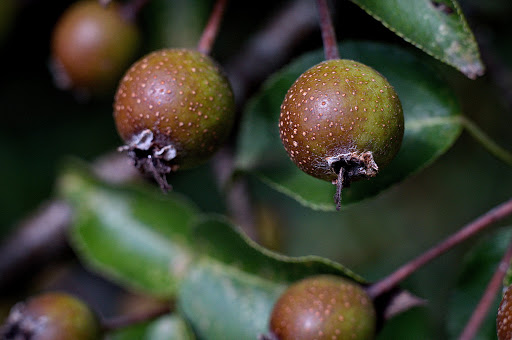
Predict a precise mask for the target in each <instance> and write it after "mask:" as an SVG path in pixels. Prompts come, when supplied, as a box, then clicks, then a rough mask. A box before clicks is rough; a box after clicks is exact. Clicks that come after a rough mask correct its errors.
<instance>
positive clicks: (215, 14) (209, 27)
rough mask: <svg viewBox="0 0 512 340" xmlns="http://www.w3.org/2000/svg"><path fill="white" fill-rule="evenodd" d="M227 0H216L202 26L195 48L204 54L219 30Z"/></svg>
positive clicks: (207, 51) (210, 47)
mask: <svg viewBox="0 0 512 340" xmlns="http://www.w3.org/2000/svg"><path fill="white" fill-rule="evenodd" d="M226 4H227V0H217V2H216V3H215V6H214V7H213V10H212V13H211V14H210V18H209V19H208V23H207V24H206V27H205V28H204V31H203V34H202V35H201V38H200V39H199V43H198V44H197V50H198V51H199V52H201V53H204V54H210V51H211V49H212V46H213V43H214V41H215V38H216V37H217V32H218V31H219V26H220V22H221V20H222V16H223V15H224V11H225V9H226Z"/></svg>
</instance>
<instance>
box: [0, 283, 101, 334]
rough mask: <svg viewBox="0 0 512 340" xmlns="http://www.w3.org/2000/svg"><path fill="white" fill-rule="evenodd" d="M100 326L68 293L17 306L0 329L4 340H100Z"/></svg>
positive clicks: (44, 296)
mask: <svg viewBox="0 0 512 340" xmlns="http://www.w3.org/2000/svg"><path fill="white" fill-rule="evenodd" d="M100 337H101V327H100V323H99V321H98V318H97V316H96V314H95V313H94V312H92V311H91V309H90V308H89V307H88V306H87V305H86V304H85V303H83V302H82V301H80V300H78V299H77V298H75V297H73V296H71V295H68V294H65V293H57V292H54V293H44V294H41V295H38V296H35V297H32V298H30V299H29V300H27V301H26V302H20V303H18V304H16V305H15V306H14V307H13V308H12V309H11V312H10V314H9V317H8V318H7V321H6V323H5V324H4V325H3V326H2V328H1V329H0V338H1V339H5V340H18V339H20V340H25V339H26V340H28V339H30V340H69V339H73V340H97V339H100Z"/></svg>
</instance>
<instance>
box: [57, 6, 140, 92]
mask: <svg viewBox="0 0 512 340" xmlns="http://www.w3.org/2000/svg"><path fill="white" fill-rule="evenodd" d="M121 14H122V13H121V10H120V6H119V5H118V4H116V3H110V4H109V5H107V6H106V7H103V6H101V5H100V4H99V2H98V1H97V0H81V1H78V2H76V3H74V4H73V5H71V6H70V7H69V8H68V9H67V10H66V11H65V12H64V14H63V15H62V17H61V18H60V19H59V21H58V22H57V24H56V26H55V29H54V31H53V36H52V45H51V52H52V68H53V69H52V71H53V75H54V79H55V83H56V84H57V86H59V87H60V88H63V89H72V90H75V91H77V92H82V93H86V94H100V93H102V92H107V91H108V90H112V89H113V88H114V87H115V84H116V83H117V82H118V81H119V79H120V78H121V76H122V74H123V72H124V71H125V70H126V68H127V67H128V66H129V64H130V62H131V61H133V59H134V57H135V53H136V51H137V47H138V44H139V31H138V29H137V27H136V25H135V24H134V23H133V22H131V21H130V20H128V19H127V18H124V17H123V16H122V15H121Z"/></svg>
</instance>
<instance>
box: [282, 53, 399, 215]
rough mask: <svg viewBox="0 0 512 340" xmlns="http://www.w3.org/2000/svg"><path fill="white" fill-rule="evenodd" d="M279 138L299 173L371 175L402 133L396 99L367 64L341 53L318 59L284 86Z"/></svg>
mask: <svg viewBox="0 0 512 340" xmlns="http://www.w3.org/2000/svg"><path fill="white" fill-rule="evenodd" d="M279 131H280V137H281V141H282V143H283V145H284V147H285V149H286V151H287V153H288V155H289V156H290V158H291V160H292V161H293V162H294V163H295V164H296V165H297V166H298V167H299V168H300V169H301V170H302V171H304V172H305V173H307V174H309V175H311V176H314V177H316V178H319V179H322V180H326V181H331V182H332V183H333V184H335V185H337V191H336V195H335V201H336V205H337V209H339V208H340V201H341V189H342V188H343V187H347V186H349V185H350V183H351V182H352V181H355V180H359V179H364V178H371V177H374V176H376V175H377V173H378V172H379V170H380V169H381V168H383V167H385V166H386V165H387V164H389V162H390V161H391V160H392V159H393V158H394V157H395V155H396V154H397V152H398V150H399V149H400V146H401V143H402V138H403V134H404V117H403V112H402V105H401V103H400V99H399V98H398V95H397V93H396V92H395V90H394V89H393V87H392V86H391V84H390V83H389V82H388V81H387V80H386V78H384V77H383V76H382V75H381V74H380V73H378V72H377V71H376V70H374V69H373V68H371V67H369V66H366V65H364V64H361V63H359V62H356V61H353V60H347V59H331V60H327V61H324V62H321V63H320V64H318V65H315V66H313V67H312V68H310V69H309V70H307V71H306V72H304V73H303V74H302V75H301V76H300V77H299V78H298V79H297V80H296V81H295V83H294V84H293V85H292V86H291V88H290V89H289V90H288V92H287V94H286V96H285V98H284V101H283V103H282V105H281V115H280V118H279Z"/></svg>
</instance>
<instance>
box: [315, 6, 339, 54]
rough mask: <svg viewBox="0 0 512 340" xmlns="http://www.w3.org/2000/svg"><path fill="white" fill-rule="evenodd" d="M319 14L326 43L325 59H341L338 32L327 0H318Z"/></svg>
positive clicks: (323, 38)
mask: <svg viewBox="0 0 512 340" xmlns="http://www.w3.org/2000/svg"><path fill="white" fill-rule="evenodd" d="M316 4H317V7H318V16H319V18H320V28H321V30H322V40H323V43H324V52H325V59H339V58H340V55H339V52H338V46H337V44H336V33H335V32H334V26H333V24H332V20H331V13H330V10H329V6H328V5H327V0H317V1H316Z"/></svg>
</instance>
